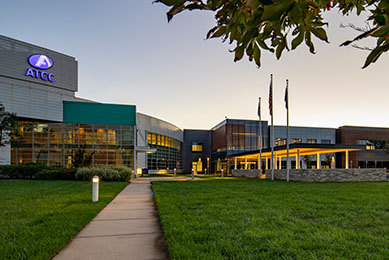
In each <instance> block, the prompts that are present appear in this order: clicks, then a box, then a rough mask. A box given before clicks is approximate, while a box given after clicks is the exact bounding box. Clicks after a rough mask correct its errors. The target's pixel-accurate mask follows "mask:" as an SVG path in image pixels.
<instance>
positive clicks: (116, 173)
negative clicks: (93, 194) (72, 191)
mask: <svg viewBox="0 0 389 260" xmlns="http://www.w3.org/2000/svg"><path fill="white" fill-rule="evenodd" d="M93 176H99V177H100V178H101V179H102V180H103V181H129V180H130V179H131V169H130V168H128V167H126V166H117V165H101V166H96V167H92V168H78V169H77V172H76V176H75V177H76V179H77V180H91V179H92V177H93Z"/></svg>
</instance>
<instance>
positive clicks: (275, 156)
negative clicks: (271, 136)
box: [273, 154, 277, 170]
mask: <svg viewBox="0 0 389 260" xmlns="http://www.w3.org/2000/svg"><path fill="white" fill-rule="evenodd" d="M273 158H274V159H273V169H275V170H276V169H277V154H274V157H273Z"/></svg>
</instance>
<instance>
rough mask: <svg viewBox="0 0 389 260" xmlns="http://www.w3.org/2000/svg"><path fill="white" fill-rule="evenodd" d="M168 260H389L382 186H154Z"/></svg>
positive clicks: (387, 194) (245, 182) (388, 216)
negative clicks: (167, 248) (168, 254)
mask: <svg viewBox="0 0 389 260" xmlns="http://www.w3.org/2000/svg"><path fill="white" fill-rule="evenodd" d="M153 191H154V194H155V199H156V203H157V207H158V211H159V215H160V218H161V221H162V225H163V231H164V233H165V238H166V241H167V244H168V247H169V253H170V256H171V258H172V259H389V244H388V241H389V183H388V182H379V183H378V182H374V183H367V182H364V183H303V182H291V183H286V182H282V181H267V180H258V179H243V178H242V179H228V180H220V179H213V180H210V179H205V180H194V181H184V182H183V181H181V182H166V181H165V182H153Z"/></svg>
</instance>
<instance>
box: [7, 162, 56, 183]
mask: <svg viewBox="0 0 389 260" xmlns="http://www.w3.org/2000/svg"><path fill="white" fill-rule="evenodd" d="M44 169H49V168H48V167H47V166H46V165H43V164H40V163H29V164H19V165H1V166H0V177H1V178H10V179H33V178H35V176H36V174H37V173H38V172H40V171H42V170H44Z"/></svg>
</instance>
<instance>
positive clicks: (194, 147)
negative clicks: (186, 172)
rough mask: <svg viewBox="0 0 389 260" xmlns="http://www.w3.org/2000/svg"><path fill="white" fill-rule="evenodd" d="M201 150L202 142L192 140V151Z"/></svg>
mask: <svg viewBox="0 0 389 260" xmlns="http://www.w3.org/2000/svg"><path fill="white" fill-rule="evenodd" d="M202 151H203V144H201V143H197V142H192V152H202Z"/></svg>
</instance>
